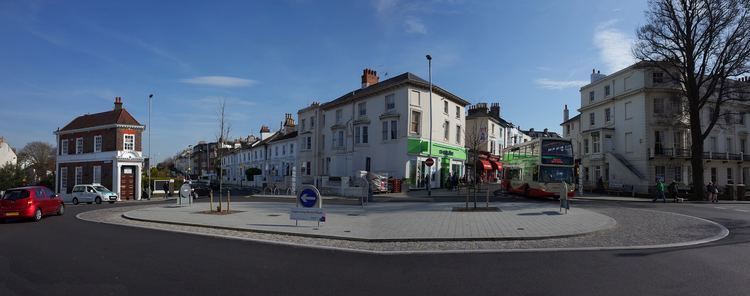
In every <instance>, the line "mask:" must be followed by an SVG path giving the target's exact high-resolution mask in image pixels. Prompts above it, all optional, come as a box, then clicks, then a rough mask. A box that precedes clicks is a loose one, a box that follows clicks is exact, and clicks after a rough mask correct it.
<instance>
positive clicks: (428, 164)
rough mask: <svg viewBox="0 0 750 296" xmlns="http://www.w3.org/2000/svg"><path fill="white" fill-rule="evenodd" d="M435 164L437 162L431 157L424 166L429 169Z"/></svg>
mask: <svg viewBox="0 0 750 296" xmlns="http://www.w3.org/2000/svg"><path fill="white" fill-rule="evenodd" d="M433 164H435V160H434V159H432V157H430V158H428V159H427V160H425V161H424V165H426V166H428V167H431V166H432V165H433Z"/></svg>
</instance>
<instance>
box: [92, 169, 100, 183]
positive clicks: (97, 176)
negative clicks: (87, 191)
mask: <svg viewBox="0 0 750 296" xmlns="http://www.w3.org/2000/svg"><path fill="white" fill-rule="evenodd" d="M92 175H93V179H92V180H91V181H92V182H91V183H94V184H101V183H102V166H100V165H95V166H94V167H93V168H92Z"/></svg>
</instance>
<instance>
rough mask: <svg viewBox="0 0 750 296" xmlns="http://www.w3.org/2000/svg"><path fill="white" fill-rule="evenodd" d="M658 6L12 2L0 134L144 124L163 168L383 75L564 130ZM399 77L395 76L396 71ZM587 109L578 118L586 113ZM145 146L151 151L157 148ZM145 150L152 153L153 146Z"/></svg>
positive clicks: (1, 53) (21, 136)
mask: <svg viewBox="0 0 750 296" xmlns="http://www.w3.org/2000/svg"><path fill="white" fill-rule="evenodd" d="M646 5H647V3H646V1H645V0H643V1H614V0H601V1H553V0H550V1H512V2H511V1H469V0H466V1H461V0H431V1H429V0H426V1H405V0H375V1H365V0H363V1H312V0H290V1H29V0H23V1H12V0H10V1H0V36H2V40H3V43H2V44H3V45H2V46H0V106H2V107H0V136H4V137H5V138H6V140H7V141H8V142H10V144H11V145H12V146H13V147H17V148H19V149H20V148H21V147H23V145H25V144H26V143H28V142H31V141H45V142H50V143H53V142H54V139H55V138H54V135H53V134H52V132H53V131H54V130H55V129H57V128H58V127H62V126H64V125H65V124H67V123H68V122H69V121H70V120H71V119H72V118H74V117H75V116H78V115H81V114H85V113H96V112H101V111H106V110H109V109H111V108H112V104H113V101H114V97H115V96H121V97H123V102H124V106H125V108H127V109H128V110H129V111H130V112H131V113H132V114H133V115H134V116H135V117H136V118H137V119H138V120H139V121H141V123H144V124H146V123H147V103H146V102H147V97H148V94H151V93H153V94H154V101H153V110H152V126H153V129H152V131H151V132H152V137H153V144H152V149H153V152H152V153H153V156H154V158H157V159H163V158H164V157H167V156H169V155H172V154H174V153H176V152H177V151H178V150H180V149H182V148H184V147H187V145H189V144H192V143H195V142H197V141H199V140H202V139H209V140H212V139H215V138H216V135H217V134H218V127H217V122H216V121H217V120H216V118H217V115H216V114H217V101H218V98H225V99H226V100H227V105H228V109H229V114H228V117H229V120H230V122H231V125H232V131H231V136H233V137H236V136H246V135H248V134H252V133H255V134H257V132H258V129H259V127H260V125H262V124H266V125H270V126H272V127H274V128H275V127H278V125H279V122H280V121H281V120H282V119H283V117H284V113H293V114H296V112H297V110H298V109H300V108H302V107H303V106H306V105H308V104H309V103H310V102H312V101H328V100H332V99H334V98H336V97H338V96H340V95H341V94H343V93H346V92H348V91H351V90H353V89H356V88H358V87H359V85H360V75H361V74H362V69H363V68H366V67H367V68H372V69H375V70H376V71H378V74H379V76H380V78H381V80H382V79H385V78H388V77H392V76H395V75H398V74H401V73H403V72H407V71H408V72H412V73H415V74H417V75H419V76H422V77H424V78H427V61H426V60H425V58H424V56H425V54H428V53H429V54H431V55H432V57H433V82H434V83H435V84H437V85H440V86H441V87H443V88H445V89H448V90H449V91H451V92H453V93H454V94H456V95H458V96H460V97H462V98H464V99H466V100H468V101H470V102H472V103H475V102H480V101H484V102H500V104H501V106H502V113H503V114H502V116H503V117H504V118H506V119H507V120H509V121H511V122H513V123H516V124H519V125H520V126H521V127H522V128H523V129H528V128H531V127H533V128H536V129H543V128H545V127H547V128H550V129H551V130H555V131H559V130H560V126H559V124H560V122H561V121H562V107H563V105H564V104H568V105H569V106H571V107H574V108H577V107H578V105H579V104H580V99H579V97H580V95H579V91H578V90H579V87H580V86H581V85H582V84H585V83H586V82H587V81H588V79H589V74H590V73H591V69H592V68H596V69H601V71H602V73H612V72H613V71H614V70H617V69H620V68H622V67H624V66H627V65H628V64H630V63H631V62H632V61H633V60H632V57H630V51H629V46H630V44H631V42H632V40H633V38H634V33H635V30H636V28H637V26H639V25H641V24H643V22H644V17H643V11H644V10H645V9H646ZM386 73H387V75H386ZM574 113H575V112H574ZM144 144H145V143H144ZM144 147H145V146H144Z"/></svg>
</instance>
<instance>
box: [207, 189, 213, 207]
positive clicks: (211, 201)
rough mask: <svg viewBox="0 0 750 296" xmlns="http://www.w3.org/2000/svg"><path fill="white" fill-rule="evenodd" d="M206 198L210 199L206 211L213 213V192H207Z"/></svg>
mask: <svg viewBox="0 0 750 296" xmlns="http://www.w3.org/2000/svg"><path fill="white" fill-rule="evenodd" d="M208 197H210V198H211V200H210V201H209V203H208V211H209V212H213V211H214V192H213V190H211V191H209V192H208Z"/></svg>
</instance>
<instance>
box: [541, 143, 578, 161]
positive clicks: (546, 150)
mask: <svg viewBox="0 0 750 296" xmlns="http://www.w3.org/2000/svg"><path fill="white" fill-rule="evenodd" d="M542 164H562V165H571V164H573V145H571V144H570V142H567V141H543V142H542Z"/></svg>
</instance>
